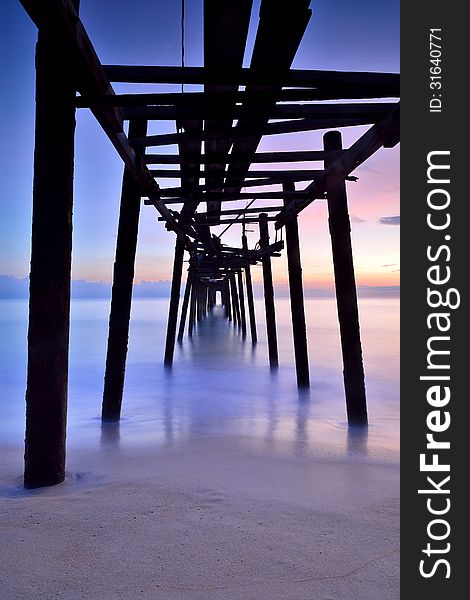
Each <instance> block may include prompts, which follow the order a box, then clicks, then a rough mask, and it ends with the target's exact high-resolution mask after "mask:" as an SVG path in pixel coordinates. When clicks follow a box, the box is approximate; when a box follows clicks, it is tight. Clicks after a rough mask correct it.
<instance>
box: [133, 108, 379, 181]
mask: <svg viewBox="0 0 470 600" xmlns="http://www.w3.org/2000/svg"><path fill="white" fill-rule="evenodd" d="M377 118H378V117H377ZM267 120H268V118H266V121H267ZM375 120H376V118H375V116H373V115H365V116H358V117H354V118H351V117H335V118H331V119H330V118H322V117H320V118H318V119H293V120H289V121H279V122H275V123H265V124H263V127H262V128H261V127H259V128H255V127H254V126H253V123H252V121H250V122H248V121H244V122H243V125H238V126H236V127H233V128H232V129H231V130H230V133H229V134H228V135H229V137H228V138H227V134H226V133H225V132H220V131H214V132H207V131H204V132H203V133H202V134H201V135H198V136H194V135H192V134H190V133H186V132H184V133H164V134H157V135H149V136H143V137H138V138H134V139H133V140H132V143H133V144H134V145H135V146H138V147H141V146H171V145H173V144H180V143H182V142H185V141H187V142H195V141H203V142H207V141H211V140H219V139H220V140H226V139H228V140H231V141H233V142H234V145H235V143H236V144H237V147H238V148H239V150H238V152H237V155H236V156H234V154H233V151H232V154H231V155H230V156H231V158H232V161H233V162H230V163H229V165H233V167H232V169H234V168H235V165H238V166H240V165H243V167H244V168H243V171H240V173H245V172H246V171H247V170H248V168H249V166H250V164H251V162H249V161H248V158H247V157H248V153H247V152H248V151H247V148H248V145H247V144H248V142H250V140H253V139H254V138H256V139H258V138H259V139H261V137H262V136H263V135H279V134H283V133H294V132H297V131H315V130H318V129H332V128H336V127H354V126H357V125H370V123H374V122H375ZM245 142H246V144H245ZM252 144H253V142H250V145H252ZM239 177H241V174H240V175H239ZM230 185H231V184H230Z"/></svg>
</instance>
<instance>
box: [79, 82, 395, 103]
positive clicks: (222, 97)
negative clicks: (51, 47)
mask: <svg viewBox="0 0 470 600" xmlns="http://www.w3.org/2000/svg"><path fill="white" fill-rule="evenodd" d="M213 87H218V88H220V89H219V90H218V91H210V92H208V91H204V92H191V91H187V90H185V91H184V94H182V93H181V92H156V93H155V92H154V93H141V94H113V95H106V96H98V97H93V98H92V97H90V96H78V97H77V98H76V100H75V103H76V104H75V105H76V107H77V108H89V107H91V106H93V105H94V104H97V103H99V102H102V103H104V104H107V105H109V106H118V107H125V106H129V107H132V106H136V107H137V106H146V105H154V106H175V107H177V106H182V107H187V106H188V105H193V106H194V105H196V106H212V107H217V106H218V104H219V103H220V102H225V101H226V100H228V99H230V100H231V101H232V102H233V103H234V104H235V103H237V104H243V102H244V101H245V100H246V93H245V92H244V91H235V92H233V91H231V90H232V89H233V88H235V89H236V88H237V87H238V86H237V85H236V84H232V85H231V84H224V85H217V86H215V85H213ZM227 88H229V89H228V90H227ZM384 91H385V93H383V92H384ZM393 91H395V92H397V91H398V88H397V90H393ZM387 92H390V90H383V89H381V88H377V87H371V86H368V87H364V86H360V85H354V84H352V85H348V86H344V85H343V86H340V87H338V88H337V89H336V90H335V88H332V87H330V88H327V89H326V90H325V91H322V89H321V88H320V89H312V88H299V89H292V88H288V89H282V90H280V91H279V94H278V96H277V99H278V102H314V101H318V100H340V99H344V100H346V99H347V100H352V99H358V100H360V99H379V98H393V97H398V95H399V94H398V93H392V94H390V93H387ZM250 94H252V95H256V96H258V97H260V98H262V97H265V96H268V95H271V92H270V91H268V90H266V89H262V88H260V89H256V90H252V91H251V92H250Z"/></svg>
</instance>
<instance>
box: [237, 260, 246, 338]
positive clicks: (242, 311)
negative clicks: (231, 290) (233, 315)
mask: <svg viewBox="0 0 470 600" xmlns="http://www.w3.org/2000/svg"><path fill="white" fill-rule="evenodd" d="M237 277H238V295H239V299H240V318H241V322H242V336H243V337H246V312H245V293H244V291H243V274H242V272H241V271H239V272H238V274H237Z"/></svg>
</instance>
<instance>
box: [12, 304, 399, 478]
mask: <svg viewBox="0 0 470 600" xmlns="http://www.w3.org/2000/svg"><path fill="white" fill-rule="evenodd" d="M167 307H168V301H167V300H166V299H136V300H134V303H133V314H132V321H131V330H130V340H129V354H128V361H127V372H126V386H125V393H124V402H123V418H122V422H121V425H120V428H119V431H118V433H117V432H116V430H113V431H111V430H107V429H106V427H104V428H102V427H101V423H100V419H99V415H100V408H101V407H100V405H101V394H102V386H103V373H104V363H105V356H106V338H107V327H108V322H107V321H108V313H109V301H108V300H101V299H100V300H75V301H73V303H72V320H71V341H70V375H69V413H68V445H69V448H72V447H78V446H87V447H92V446H94V445H96V446H97V447H98V448H99V447H102V446H103V444H106V442H107V439H108V438H109V437H111V438H112V437H113V436H116V435H118V436H119V443H120V445H121V446H124V447H125V446H130V445H136V444H143V445H145V444H157V445H160V444H161V445H168V444H177V443H179V442H183V441H187V440H188V439H190V438H195V437H214V436H216V437H219V436H226V437H228V438H229V437H230V436H237V437H238V438H240V437H241V438H244V439H246V441H247V443H250V444H254V445H256V446H260V445H261V446H269V448H270V450H271V451H273V452H279V453H287V454H289V453H303V454H312V455H316V456H326V457H341V456H345V455H351V456H354V457H360V456H362V457H370V458H374V459H380V460H386V461H393V462H395V461H397V460H398V454H399V300H398V299H395V298H394V299H388V298H387V299H377V298H373V299H372V298H362V299H361V300H360V307H359V308H360V318H361V331H362V340H363V352H364V363H365V371H366V385H367V393H368V405H369V417H370V426H369V430H368V433H367V434H363V433H355V432H354V431H352V432H351V431H349V432H348V428H347V426H346V413H345V405H344V391H343V384H342V366H341V354H340V342H339V331H338V324H337V319H336V308H335V302H334V300H333V299H318V298H310V299H306V311H307V321H308V334H309V338H308V342H309V354H310V372H311V381H312V385H311V389H310V392H309V393H308V394H307V395H304V396H299V394H298V392H297V388H296V380H295V370H294V357H293V345H292V333H291V325H290V308H289V301H288V299H284V298H281V299H277V300H276V310H277V319H278V339H279V353H280V356H279V359H280V360H279V362H280V368H279V370H278V371H277V372H274V373H272V372H270V369H269V367H268V362H267V349H266V334H265V327H264V320H263V303H262V301H261V300H257V301H256V310H257V315H258V333H259V341H258V344H257V345H256V346H255V347H253V346H252V344H251V342H250V338H249V334H248V336H247V339H246V340H243V339H242V337H241V334H240V332H239V330H238V329H235V328H234V327H233V326H231V325H230V324H229V323H228V322H227V321H226V320H225V319H224V317H223V315H222V310H221V308H220V307H217V308H216V310H215V312H214V314H213V315H212V316H211V317H209V318H207V319H206V320H204V321H203V322H202V323H201V324H200V325H199V327H198V332H197V334H196V335H195V336H194V338H193V340H188V338H187V337H185V338H184V342H183V344H182V346H177V347H176V351H175V361H174V366H173V369H172V370H171V372H168V371H165V369H164V368H163V364H162V362H163V361H162V358H163V349H164V339H165V327H166V318H167ZM27 309H28V306H27V301H26V300H4V301H1V302H0V322H1V330H2V334H1V338H0V343H1V367H0V368H1V379H2V386H1V390H0V405H1V415H2V416H1V423H0V440H1V443H2V445H4V446H5V447H6V446H8V447H9V448H10V449H12V448H17V449H18V452H13V454H11V453H9V456H10V455H12V456H14V457H16V458H15V460H17V461H19V460H20V459H21V452H20V450H21V449H22V444H23V436H24V392H25V379H26V377H25V375H26V333H27ZM20 467H21V465H20V464H18V466H17V468H18V469H19V470H20ZM11 468H12V465H9V469H8V470H10V469H11ZM15 470H16V467H15Z"/></svg>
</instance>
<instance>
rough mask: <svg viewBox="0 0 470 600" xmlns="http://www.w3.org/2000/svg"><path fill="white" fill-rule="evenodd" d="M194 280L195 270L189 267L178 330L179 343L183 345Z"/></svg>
mask: <svg viewBox="0 0 470 600" xmlns="http://www.w3.org/2000/svg"><path fill="white" fill-rule="evenodd" d="M193 280H194V268H193V267H189V269H188V277H187V280H186V286H185V288H184V298H183V306H182V307H181V317H180V325H179V329H178V343H181V342H182V341H183V336H184V328H185V325H186V317H187V314H188V306H189V299H190V296H191V286H192V284H193Z"/></svg>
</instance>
